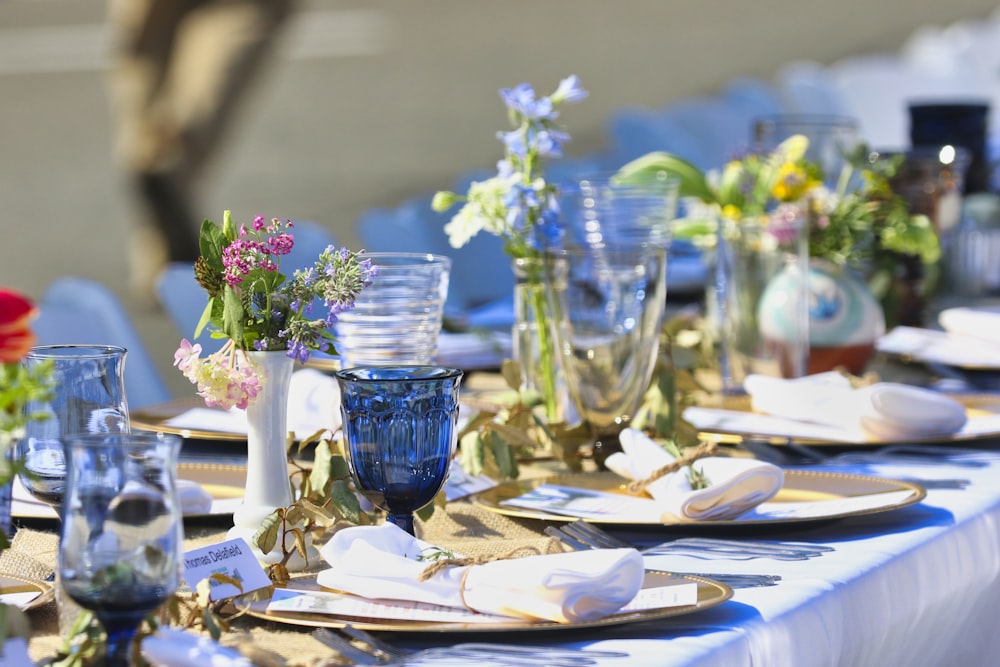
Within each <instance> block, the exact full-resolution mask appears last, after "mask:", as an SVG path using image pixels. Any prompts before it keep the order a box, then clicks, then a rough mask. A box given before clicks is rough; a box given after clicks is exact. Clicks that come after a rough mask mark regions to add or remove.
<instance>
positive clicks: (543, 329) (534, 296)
mask: <svg viewBox="0 0 1000 667" xmlns="http://www.w3.org/2000/svg"><path fill="white" fill-rule="evenodd" d="M512 268H513V271H514V326H513V331H512V333H513V358H514V360H515V361H516V362H518V364H520V366H521V372H522V373H523V374H524V385H523V386H522V388H521V389H522V391H529V392H532V391H533V392H537V393H538V394H539V396H541V398H542V401H543V405H544V407H545V419H546V420H547V421H548V422H550V423H556V422H561V421H565V418H566V406H567V402H568V400H569V398H568V393H567V392H566V388H565V386H564V385H563V383H562V381H561V378H560V374H559V366H558V364H559V355H558V354H557V350H556V342H555V338H554V336H553V333H552V329H551V326H550V325H551V319H552V317H551V314H550V310H549V305H548V300H547V297H546V289H545V282H546V279H547V275H546V271H547V269H546V265H545V260H544V259H543V258H542V257H517V258H515V259H514V261H513V265H512Z"/></svg>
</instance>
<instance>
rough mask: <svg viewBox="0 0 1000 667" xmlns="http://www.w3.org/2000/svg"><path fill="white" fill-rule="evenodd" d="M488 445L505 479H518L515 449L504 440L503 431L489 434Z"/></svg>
mask: <svg viewBox="0 0 1000 667" xmlns="http://www.w3.org/2000/svg"><path fill="white" fill-rule="evenodd" d="M486 444H487V446H488V447H489V450H490V453H492V454H493V460H494V461H496V464H497V468H499V469H500V474H501V475H502V476H503V477H504V479H513V478H516V477H517V474H518V469H517V459H516V458H515V456H514V449H513V448H512V447H511V446H510V443H509V442H507V440H506V439H504V435H503V433H502V432H501V431H490V432H489V433H488V434H487V443H486Z"/></svg>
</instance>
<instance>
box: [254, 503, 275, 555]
mask: <svg viewBox="0 0 1000 667" xmlns="http://www.w3.org/2000/svg"><path fill="white" fill-rule="evenodd" d="M280 532H281V510H274V511H273V512H271V513H270V514H268V515H267V516H266V517H265V518H264V521H263V522H262V523H261V524H260V528H258V529H257V532H255V533H254V534H253V537H252V538H251V542H252V543H253V544H255V545H256V546H257V548H258V549H260V550H261V552H262V553H265V554H267V553H271V549H273V548H274V545H276V544H277V543H278V534H279V533H280Z"/></svg>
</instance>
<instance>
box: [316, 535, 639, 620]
mask: <svg viewBox="0 0 1000 667" xmlns="http://www.w3.org/2000/svg"><path fill="white" fill-rule="evenodd" d="M436 550H437V547H434V546H433V545H431V544H428V543H427V542H423V541H421V540H418V539H416V538H415V537H413V536H411V535H409V534H408V533H406V532H405V531H403V530H401V529H400V528H398V527H397V526H395V525H394V524H389V523H387V524H383V525H381V526H357V527H352V528H346V529H344V530H341V531H339V532H338V533H336V534H335V535H334V536H333V538H332V539H330V541H329V542H327V543H326V544H325V545H324V546H323V548H322V549H321V550H320V555H322V556H323V558H324V559H325V560H326V562H327V563H329V564H330V565H331V566H332V567H331V568H330V569H328V570H323V571H322V572H320V573H319V575H318V576H317V580H318V582H319V583H320V584H321V585H322V586H326V587H327V588H332V589H335V590H339V591H344V592H346V593H351V594H353V595H359V596H362V597H365V598H370V599H391V600H406V601H414V602H426V603H429V604H437V605H444V606H448V607H456V608H468V609H472V610H474V611H477V612H480V613H484V614H495V615H500V616H512V617H515V618H527V619H544V620H549V621H555V622H557V623H573V622H580V621H591V620H595V619H598V618H601V617H603V616H606V615H608V614H612V613H614V612H616V611H618V610H619V609H620V608H622V607H623V606H625V605H626V604H628V603H629V602H631V600H632V598H633V597H635V595H636V593H638V592H639V588H640V587H641V585H642V579H643V564H642V556H641V555H640V554H639V552H638V551H636V550H635V549H595V550H592V551H577V552H570V553H561V554H546V555H541V556H526V557H524V558H511V559H507V560H496V561H491V562H489V563H484V564H481V565H465V566H454V567H448V568H445V569H444V570H442V571H440V572H438V573H437V574H435V575H434V576H433V577H431V578H430V579H428V580H426V581H420V580H419V577H420V574H421V573H422V572H423V571H424V570H425V569H426V568H427V567H428V566H429V565H430V564H431V563H433V562H434V561H433V560H419V558H420V556H421V554H424V555H428V554H433V553H435V551H436Z"/></svg>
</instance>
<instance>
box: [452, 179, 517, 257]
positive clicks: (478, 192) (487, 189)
mask: <svg viewBox="0 0 1000 667" xmlns="http://www.w3.org/2000/svg"><path fill="white" fill-rule="evenodd" d="M517 179H518V175H517V174H512V175H510V176H507V177H500V176H494V177H493V178H490V179H487V180H485V181H477V182H474V183H472V184H471V185H470V186H469V193H468V199H467V201H466V203H465V205H464V206H463V207H462V208H461V209H459V211H458V213H456V214H455V215H454V216H453V217H452V219H451V220H450V221H449V222H448V223H446V224H445V226H444V231H445V233H446V234H447V235H448V242H449V243H450V244H451V247H452V248H461V247H462V246H464V245H465V244H466V243H468V242H469V240H470V239H471V238H472V237H473V236H475V235H476V234H478V233H479V232H480V231H483V230H485V231H487V232H489V233H491V234H496V235H497V236H502V235H503V234H504V233H505V232H506V231H507V223H506V211H507V196H508V194H509V193H510V189H511V186H512V185H513V184H514V183H516V182H517Z"/></svg>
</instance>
